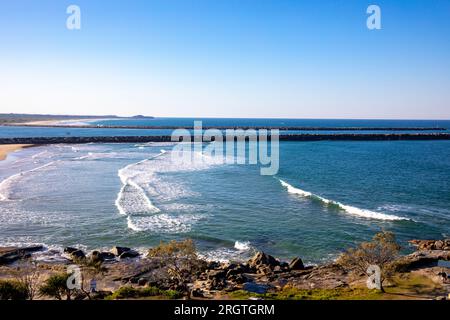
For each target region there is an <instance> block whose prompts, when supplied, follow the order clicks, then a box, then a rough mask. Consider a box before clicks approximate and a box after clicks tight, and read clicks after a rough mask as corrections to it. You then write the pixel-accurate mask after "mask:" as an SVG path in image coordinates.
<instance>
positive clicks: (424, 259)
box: [395, 250, 450, 272]
mask: <svg viewBox="0 0 450 320" xmlns="http://www.w3.org/2000/svg"><path fill="white" fill-rule="evenodd" d="M439 260H445V261H450V251H449V250H421V251H416V252H414V253H412V254H409V255H407V256H404V257H401V258H399V259H398V260H397V261H396V262H395V267H396V270H397V271H399V272H407V271H411V270H414V269H419V268H428V267H435V266H437V265H438V262H439Z"/></svg>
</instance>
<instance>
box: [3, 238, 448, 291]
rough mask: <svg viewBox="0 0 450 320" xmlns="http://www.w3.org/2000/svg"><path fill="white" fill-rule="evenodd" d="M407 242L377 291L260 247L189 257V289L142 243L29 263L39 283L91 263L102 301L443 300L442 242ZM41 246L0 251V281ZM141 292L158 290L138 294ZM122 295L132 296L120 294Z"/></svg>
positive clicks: (336, 271)
mask: <svg viewBox="0 0 450 320" xmlns="http://www.w3.org/2000/svg"><path fill="white" fill-rule="evenodd" d="M409 243H410V244H411V245H412V246H413V247H415V248H416V249H415V251H414V252H413V253H410V254H407V255H399V256H397V257H396V259H395V260H394V266H395V274H394V275H392V277H391V278H390V280H389V281H388V282H387V283H386V285H385V288H386V291H383V292H380V291H373V290H370V289H367V287H366V282H367V276H366V275H362V274H358V272H356V273H355V272H351V271H349V270H346V269H345V267H344V266H343V265H342V264H340V263H339V262H338V261H329V262H324V263H320V264H317V265H307V264H305V265H304V264H303V262H302V259H301V257H299V256H297V257H295V258H293V259H292V260H291V261H290V262H289V261H286V260H279V259H277V258H276V257H273V256H270V255H269V254H267V253H264V252H262V251H255V252H254V253H253V255H252V256H251V258H249V259H248V260H246V261H242V262H220V261H217V260H210V261H207V260H204V259H203V258H201V257H198V256H197V258H193V259H194V261H196V262H195V263H196V265H197V267H196V268H199V269H198V270H197V269H195V270H197V272H191V273H190V274H189V275H185V276H186V278H185V279H184V278H183V282H182V283H184V284H186V283H189V284H190V285H189V286H181V285H180V284H179V283H178V282H177V281H175V282H174V281H172V280H173V279H172V278H171V277H170V273H166V272H165V271H164V270H166V269H165V268H167V266H170V263H171V262H170V259H169V260H161V258H162V256H158V255H156V256H155V255H150V252H151V250H153V249H154V247H153V248H152V247H149V248H148V251H146V252H147V253H145V252H142V253H141V252H138V251H137V250H135V249H133V248H127V247H118V246H114V247H112V248H111V249H105V250H106V251H99V250H93V251H91V252H87V251H83V250H81V249H78V248H76V247H65V248H64V249H63V252H59V255H60V258H61V259H55V260H52V261H45V260H40V259H37V260H34V261H36V263H37V266H38V269H35V270H40V273H41V277H40V280H39V284H42V283H43V282H44V281H45V278H48V277H49V276H52V275H56V274H61V273H65V272H66V269H67V268H68V266H70V265H74V264H75V265H77V266H79V267H80V268H81V269H82V270H85V271H86V270H91V269H89V268H92V263H89V261H91V262H92V261H94V262H96V263H98V264H97V267H96V268H98V270H97V272H94V274H91V273H88V274H87V275H89V276H90V277H95V278H96V281H97V284H98V288H99V289H100V290H99V291H98V292H96V293H95V294H94V295H93V296H92V297H91V296H89V299H100V300H102V299H104V298H105V297H106V296H109V300H115V299H135V298H137V297H139V295H142V298H144V299H145V298H147V299H152V298H153V297H154V296H157V295H159V299H161V298H163V299H168V296H167V295H164V294H165V293H168V292H172V293H176V294H177V295H176V296H173V297H170V298H169V299H182V298H183V299H193V300H195V299H201V300H204V299H207V300H210V299H226V300H229V299H231V300H233V299H240V300H242V299H259V300H261V299H262V300H272V299H275V300H278V299H281V300H290V299H296V298H295V297H293V295H295V296H298V297H299V298H301V299H324V298H327V299H333V300H334V299H338V300H341V299H369V300H392V299H394V300H398V299H400V300H404V299H419V300H422V299H426V300H431V299H440V300H445V299H447V295H448V289H449V288H450V282H448V280H447V278H445V279H444V278H443V277H442V275H443V274H448V270H449V269H448V266H447V267H446V266H445V265H442V264H441V263H440V262H441V261H450V239H442V240H410V241H409ZM45 251H47V252H48V251H49V248H46V247H44V246H40V245H35V246H29V247H3V248H0V281H5V280H10V279H12V278H14V277H15V276H17V275H16V274H17V271H15V270H16V267H17V266H18V265H19V266H21V267H24V270H28V269H27V268H31V265H27V264H30V263H31V262H32V261H33V260H32V259H33V258H32V257H33V256H34V257H36V256H35V255H36V254H39V253H43V252H45ZM28 258H31V260H30V259H28ZM185 259H187V258H186V257H185ZM166 261H167V262H166ZM35 268H36V265H35ZM99 270H102V271H101V272H99ZM83 272H84V271H83ZM91 272H92V270H91ZM171 279H172V280H171ZM418 283H419V284H420V285H421V287H422V288H421V290H420V292H419V291H416V290H415V286H416V285H418ZM149 289H152V290H153V291H155V292H158V293H156V294H155V293H152V294H150V295H146V294H147V293H148V291H146V290H149ZM123 292H131V293H132V294H130V295H129V296H127V295H122V293H123ZM146 292H147V293H146ZM449 297H450V296H449ZM41 298H43V299H47V298H46V297H41Z"/></svg>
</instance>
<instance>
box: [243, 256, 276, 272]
mask: <svg viewBox="0 0 450 320" xmlns="http://www.w3.org/2000/svg"><path fill="white" fill-rule="evenodd" d="M248 265H249V266H250V267H252V268H256V269H258V268H259V267H261V266H267V267H270V268H272V269H273V268H274V267H275V266H279V265H280V262H279V261H278V260H277V259H275V258H274V257H272V256H271V255H268V254H265V253H264V252H258V253H257V254H256V255H255V256H254V257H253V258H251V259H250V260H249V261H248Z"/></svg>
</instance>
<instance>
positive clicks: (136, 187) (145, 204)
mask: <svg viewBox="0 0 450 320" xmlns="http://www.w3.org/2000/svg"><path fill="white" fill-rule="evenodd" d="M165 152H166V151H165V150H161V152H160V153H159V154H157V155H156V156H153V157H151V158H149V159H145V160H142V161H139V162H136V163H132V164H130V165H127V166H126V167H124V168H122V169H120V170H119V172H118V176H119V178H120V181H121V182H122V188H121V189H120V191H119V194H118V195H117V199H116V202H115V204H116V207H117V209H118V210H119V213H120V214H122V215H133V214H142V213H147V212H150V213H155V212H159V211H160V210H159V208H157V207H156V206H154V205H153V203H152V202H151V200H150V199H149V197H148V196H147V193H146V192H145V190H144V189H143V188H142V186H141V185H140V181H139V178H140V173H141V172H140V171H136V170H133V168H134V167H135V166H139V165H141V164H143V163H145V162H147V161H149V160H151V159H155V158H156V157H159V156H161V155H163V154H164V153H165ZM141 178H142V176H141ZM128 225H129V226H130V224H128ZM130 228H131V229H133V230H134V228H132V227H130Z"/></svg>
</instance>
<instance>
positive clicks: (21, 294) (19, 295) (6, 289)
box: [0, 280, 30, 300]
mask: <svg viewBox="0 0 450 320" xmlns="http://www.w3.org/2000/svg"><path fill="white" fill-rule="evenodd" d="M29 296H30V294H29V292H28V287H27V286H26V285H25V284H24V283H22V282H19V281H17V280H3V281H0V300H27V299H28V298H29Z"/></svg>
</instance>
